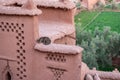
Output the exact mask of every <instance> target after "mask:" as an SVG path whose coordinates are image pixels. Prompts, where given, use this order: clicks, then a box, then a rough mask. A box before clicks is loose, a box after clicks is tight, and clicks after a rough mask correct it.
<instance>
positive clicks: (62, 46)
mask: <svg viewBox="0 0 120 80" xmlns="http://www.w3.org/2000/svg"><path fill="white" fill-rule="evenodd" d="M35 4H36V3H35ZM37 6H38V9H37V7H36V5H34V3H33V2H32V0H28V1H26V2H25V3H22V2H20V3H19V2H18V3H16V1H15V2H14V1H13V3H10V4H8V3H7V4H3V5H2V4H1V5H0V18H1V19H0V44H1V45H2V46H0V80H80V78H81V76H80V75H81V52H82V50H83V49H82V48H81V47H78V46H75V39H76V38H75V26H74V12H75V5H74V4H73V3H71V2H69V1H65V2H64V1H53V2H51V1H49V0H48V1H47V2H46V1H40V0H39V1H38V2H37ZM41 10H42V11H41ZM41 13H42V14H41Z"/></svg>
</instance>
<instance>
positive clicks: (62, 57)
mask: <svg viewBox="0 0 120 80" xmlns="http://www.w3.org/2000/svg"><path fill="white" fill-rule="evenodd" d="M46 59H47V60H50V61H55V62H63V63H64V62H66V57H65V55H64V54H52V53H50V54H47V56H46Z"/></svg>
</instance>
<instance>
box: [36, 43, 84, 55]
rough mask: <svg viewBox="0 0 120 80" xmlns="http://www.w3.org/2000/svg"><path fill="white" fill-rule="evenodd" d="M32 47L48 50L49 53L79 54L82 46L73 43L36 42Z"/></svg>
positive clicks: (43, 50) (42, 50)
mask: <svg viewBox="0 0 120 80" xmlns="http://www.w3.org/2000/svg"><path fill="white" fill-rule="evenodd" d="M34 49H36V50H39V51H41V52H50V53H62V54H73V55H75V54H79V53H81V52H82V51H83V48H81V47H79V46H74V45H64V44H50V45H43V44H36V45H35V47H34Z"/></svg>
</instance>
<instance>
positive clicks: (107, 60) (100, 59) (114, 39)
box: [75, 11, 120, 71]
mask: <svg viewBox="0 0 120 80" xmlns="http://www.w3.org/2000/svg"><path fill="white" fill-rule="evenodd" d="M98 13H99V12H98V11H91V12H88V11H82V12H81V13H80V14H78V15H76V16H75V24H76V31H77V45H80V46H81V47H83V48H84V51H83V61H84V62H85V63H87V64H88V66H89V67H90V68H93V67H96V68H98V69H100V70H105V71H111V70H113V69H114V67H112V57H115V56H118V55H119V56H120V46H119V45H120V22H119V21H120V12H111V11H109V12H107V11H104V12H102V13H101V14H100V15H99V16H98V17H97V18H95V16H96V15H97V14H98ZM93 18H95V20H93ZM91 20H93V21H92V22H91ZM90 22H91V23H90ZM87 24H89V25H87ZM86 25H87V26H86ZM85 27H86V28H85ZM96 27H97V28H96ZM84 28H85V29H84ZM81 30H82V31H81ZM119 70H120V68H119Z"/></svg>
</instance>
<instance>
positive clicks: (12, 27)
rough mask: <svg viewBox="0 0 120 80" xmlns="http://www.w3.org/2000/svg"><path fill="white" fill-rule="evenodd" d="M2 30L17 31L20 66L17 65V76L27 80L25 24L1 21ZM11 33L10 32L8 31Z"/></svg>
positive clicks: (21, 79)
mask: <svg viewBox="0 0 120 80" xmlns="http://www.w3.org/2000/svg"><path fill="white" fill-rule="evenodd" d="M0 31H3V32H14V33H16V39H17V43H16V46H17V48H18V49H17V50H16V54H17V56H16V57H17V59H18V62H17V64H18V67H17V73H16V75H17V77H18V78H19V79H20V80H26V77H27V75H26V56H25V53H26V50H25V42H24V39H25V37H24V24H19V23H9V22H0ZM8 34H9V33H8Z"/></svg>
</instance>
